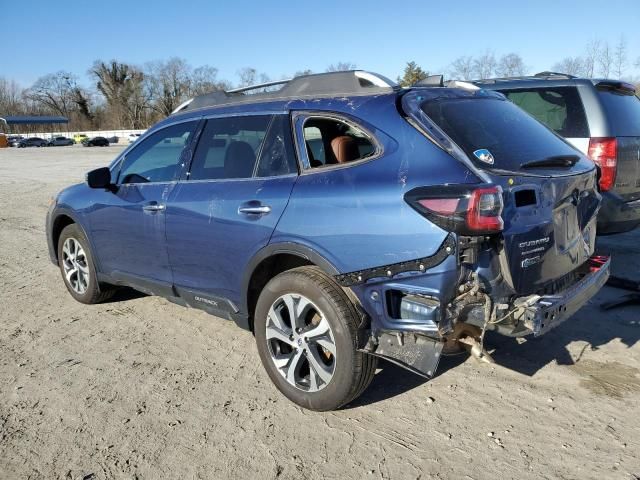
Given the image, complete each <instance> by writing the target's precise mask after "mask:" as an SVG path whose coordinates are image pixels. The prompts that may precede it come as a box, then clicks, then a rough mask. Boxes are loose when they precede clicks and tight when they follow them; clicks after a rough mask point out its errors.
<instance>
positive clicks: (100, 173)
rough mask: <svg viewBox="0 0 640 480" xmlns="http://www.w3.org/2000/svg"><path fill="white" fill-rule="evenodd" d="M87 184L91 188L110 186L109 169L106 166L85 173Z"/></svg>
mask: <svg viewBox="0 0 640 480" xmlns="http://www.w3.org/2000/svg"><path fill="white" fill-rule="evenodd" d="M87 185H89V187H91V188H109V187H110V186H111V170H109V168H108V167H102V168H96V169H95V170H91V171H90V172H89V173H87Z"/></svg>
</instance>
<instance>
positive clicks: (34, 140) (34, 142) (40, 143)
mask: <svg viewBox="0 0 640 480" xmlns="http://www.w3.org/2000/svg"><path fill="white" fill-rule="evenodd" d="M46 146H47V141H46V140H45V139H43V138H39V137H29V138H25V139H23V140H20V141H19V142H18V148H26V147H46Z"/></svg>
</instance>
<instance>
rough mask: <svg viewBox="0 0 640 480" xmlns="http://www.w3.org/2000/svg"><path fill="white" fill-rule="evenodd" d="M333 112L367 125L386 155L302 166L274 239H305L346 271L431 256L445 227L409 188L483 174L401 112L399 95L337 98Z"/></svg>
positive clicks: (472, 179) (462, 180) (461, 180)
mask: <svg viewBox="0 0 640 480" xmlns="http://www.w3.org/2000/svg"><path fill="white" fill-rule="evenodd" d="M345 106H347V107H349V108H348V109H345V108H344V107H345ZM301 107H302V108H301V109H304V105H302V106H301ZM340 107H342V108H340ZM314 110H315V111H317V110H318V109H317V108H314ZM327 110H328V111H333V112H336V113H342V114H344V115H345V116H346V117H347V118H348V119H350V120H352V121H354V122H356V123H357V124H360V125H362V126H364V127H365V128H366V129H367V130H369V132H370V133H372V134H373V135H374V136H375V137H376V138H377V139H378V141H379V142H380V144H381V145H382V148H383V152H384V153H383V155H382V156H381V157H380V158H377V159H373V160H370V161H366V160H364V161H361V162H358V163H354V164H352V165H348V166H344V167H333V168H327V169H314V170H309V171H306V172H303V174H302V175H301V176H300V178H299V179H298V181H297V182H296V185H295V186H294V189H293V192H292V195H291V200H290V202H289V205H288V207H287V209H286V211H285V213H284V215H283V217H282V218H281V220H280V222H279V224H278V226H277V228H276V231H275V232H274V234H273V237H272V239H271V242H272V243H279V242H294V243H298V244H302V245H304V246H306V247H308V248H310V249H312V250H314V251H315V252H317V253H318V254H320V255H321V256H323V257H324V258H325V259H327V260H328V261H329V262H330V263H331V264H333V265H334V266H335V267H336V269H337V270H338V271H339V272H340V273H346V272H351V271H355V270H362V269H367V268H372V267H377V266H382V265H387V264H392V263H396V262H401V261H406V260H412V259H416V258H421V257H426V256H430V255H433V254H434V253H435V252H436V251H437V249H438V247H439V246H440V245H441V244H442V242H443V241H444V239H445V238H446V236H447V232H445V231H443V230H442V229H440V228H439V227H437V226H436V225H434V224H432V223H431V222H429V221H428V220H427V219H426V218H424V217H422V216H421V215H419V214H418V213H417V212H416V211H415V210H413V209H412V208H411V207H410V206H409V205H408V204H407V203H406V202H405V201H404V194H405V193H406V192H408V191H409V190H411V189H413V188H415V187H417V186H422V185H439V184H444V183H475V182H477V181H478V179H477V178H476V177H475V176H474V175H473V174H471V173H470V172H469V171H468V170H467V169H466V167H464V166H463V165H462V164H460V163H459V162H457V161H456V160H455V159H453V158H452V157H450V156H449V155H448V154H447V153H445V152H444V151H442V150H441V149H439V148H438V147H436V146H435V145H433V144H432V143H431V142H429V141H428V140H427V139H426V138H425V137H424V136H423V135H422V134H421V133H420V132H419V131H418V130H416V129H415V128H414V127H413V126H411V125H410V124H409V123H408V122H407V121H406V120H405V119H404V118H402V117H401V116H400V114H399V113H398V110H397V108H396V105H395V97H389V96H383V97H377V98H373V99H370V100H368V101H367V102H363V103H360V104H354V103H353V102H345V104H344V105H342V104H340V103H336V104H334V105H332V106H330V107H328V108H327ZM300 150H302V149H300V148H299V155H306V153H305V152H301V151H300Z"/></svg>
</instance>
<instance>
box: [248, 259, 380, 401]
mask: <svg viewBox="0 0 640 480" xmlns="http://www.w3.org/2000/svg"><path fill="white" fill-rule="evenodd" d="M292 311H293V314H291V312H292ZM254 318H255V321H254V332H255V338H256V344H257V347H258V353H259V354H260V359H261V361H262V364H263V366H264V368H265V369H266V371H267V374H268V375H269V377H270V378H271V381H272V382H273V383H274V384H275V385H276V387H277V388H278V389H279V390H280V391H281V392H282V393H283V394H284V395H285V396H286V397H287V398H288V399H289V400H291V401H292V402H294V403H296V404H298V405H300V406H301V407H304V408H308V409H310V410H316V411H327V410H335V409H337V408H339V407H341V406H343V405H345V404H347V403H349V402H351V401H353V400H354V399H355V398H357V397H358V396H360V394H362V392H363V391H364V390H365V389H366V388H367V387H368V386H369V384H370V383H371V381H372V380H373V376H374V374H375V369H376V365H377V358H376V357H373V356H371V355H367V354H365V353H363V352H359V351H358V350H357V348H358V346H357V331H358V327H359V323H360V318H359V316H358V312H357V310H356V308H355V306H354V305H353V303H352V302H351V300H350V299H349V297H348V296H347V295H346V293H345V292H344V291H343V290H342V288H341V287H340V286H339V285H338V284H337V283H336V282H335V281H334V280H333V279H332V278H331V277H330V276H328V275H326V274H325V273H324V272H322V270H320V269H319V268H317V267H307V266H305V267H299V268H295V269H293V270H288V271H286V272H283V273H281V274H280V275H277V276H276V277H274V278H273V279H271V280H270V281H269V283H267V285H266V286H265V287H264V289H263V291H262V292H261V293H260V297H259V299H258V303H257V305H256V311H255V315H254ZM296 328H297V329H298V330H299V331H297V329H296Z"/></svg>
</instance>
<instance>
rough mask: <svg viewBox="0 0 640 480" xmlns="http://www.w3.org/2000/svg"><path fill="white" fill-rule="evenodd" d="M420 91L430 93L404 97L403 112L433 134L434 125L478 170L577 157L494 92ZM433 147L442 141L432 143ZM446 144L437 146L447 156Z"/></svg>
mask: <svg viewBox="0 0 640 480" xmlns="http://www.w3.org/2000/svg"><path fill="white" fill-rule="evenodd" d="M425 90H429V91H420V90H414V91H412V92H409V93H408V94H406V95H405V96H404V97H403V107H404V108H405V111H407V110H408V112H407V113H410V114H411V113H414V114H413V115H412V116H413V117H414V118H416V119H418V120H420V121H421V122H422V123H423V124H424V125H425V126H426V127H427V128H426V130H428V131H431V132H432V133H433V130H432V128H431V127H430V126H429V123H430V122H433V123H434V124H435V125H437V127H438V128H439V129H440V130H442V131H443V132H444V133H445V134H446V135H447V137H449V139H451V140H452V141H453V142H454V143H455V145H457V146H458V147H459V148H461V149H462V150H463V151H464V153H465V154H466V156H467V157H468V158H469V159H471V160H472V161H473V162H474V163H475V164H476V165H477V166H479V167H482V168H489V169H491V168H494V169H503V170H510V171H517V170H520V167H521V165H522V164H525V163H529V162H536V161H540V160H545V159H548V158H549V157H555V156H576V155H580V154H579V152H578V151H577V150H575V149H574V148H573V147H571V146H570V145H569V144H568V143H567V142H566V141H564V140H563V139H562V138H560V137H558V136H557V135H554V134H553V132H551V131H550V130H549V129H548V128H546V127H545V126H544V125H542V124H541V123H540V122H538V121H536V120H535V119H534V118H533V117H532V116H530V115H528V114H527V113H525V112H524V111H522V110H521V109H520V108H519V107H517V106H516V105H515V104H513V103H511V102H509V101H507V100H506V99H505V97H504V96H502V95H500V94H499V93H495V92H488V91H486V90H477V91H470V92H461V91H460V90H455V89H425ZM416 109H419V111H418V112H417V113H418V115H415V113H416ZM420 114H423V115H425V116H426V118H425V117H420ZM436 137H437V135H436V136H434V138H436ZM436 142H437V143H442V142H443V140H442V139H440V138H436ZM445 142H446V143H442V145H443V146H444V147H445V149H447V150H448V151H450V152H452V151H453V150H451V148H449V146H448V141H447V140H445Z"/></svg>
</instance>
